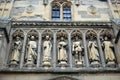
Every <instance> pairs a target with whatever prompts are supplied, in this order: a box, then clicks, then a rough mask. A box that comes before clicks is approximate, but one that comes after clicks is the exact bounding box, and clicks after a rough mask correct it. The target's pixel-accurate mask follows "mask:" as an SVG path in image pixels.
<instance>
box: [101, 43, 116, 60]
mask: <svg viewBox="0 0 120 80" xmlns="http://www.w3.org/2000/svg"><path fill="white" fill-rule="evenodd" d="M102 45H103V47H104V53H105V59H106V60H110V61H113V60H115V56H114V52H113V50H112V48H113V44H112V43H111V42H110V41H104V42H103V44H102Z"/></svg>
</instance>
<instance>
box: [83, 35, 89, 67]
mask: <svg viewBox="0 0 120 80" xmlns="http://www.w3.org/2000/svg"><path fill="white" fill-rule="evenodd" d="M82 36H83V45H84V54H85V61H86V67H89V59H88V52H87V46H86V45H87V43H86V35H85V33H82Z"/></svg>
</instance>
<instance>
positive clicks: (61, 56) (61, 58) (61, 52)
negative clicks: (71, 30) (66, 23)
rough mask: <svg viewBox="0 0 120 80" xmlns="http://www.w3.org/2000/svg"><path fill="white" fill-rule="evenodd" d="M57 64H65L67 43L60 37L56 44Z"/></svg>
mask: <svg viewBox="0 0 120 80" xmlns="http://www.w3.org/2000/svg"><path fill="white" fill-rule="evenodd" d="M58 62H59V64H64V63H65V64H67V63H66V62H67V43H66V41H65V38H64V37H60V41H59V43H58Z"/></svg>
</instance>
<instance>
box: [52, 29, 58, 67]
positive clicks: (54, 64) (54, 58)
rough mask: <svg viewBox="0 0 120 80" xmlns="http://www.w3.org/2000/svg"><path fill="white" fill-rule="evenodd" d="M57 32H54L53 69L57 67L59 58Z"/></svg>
mask: <svg viewBox="0 0 120 80" xmlns="http://www.w3.org/2000/svg"><path fill="white" fill-rule="evenodd" d="M56 34H57V33H56V31H55V32H54V34H53V67H54V68H55V67H56V64H57V62H56V61H57V58H56V57H57V56H56V54H57V53H56V50H57V49H56Z"/></svg>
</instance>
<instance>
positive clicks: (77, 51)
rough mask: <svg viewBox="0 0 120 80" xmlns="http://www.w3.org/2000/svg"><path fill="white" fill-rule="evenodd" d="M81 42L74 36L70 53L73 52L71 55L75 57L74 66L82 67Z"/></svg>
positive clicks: (82, 50)
mask: <svg viewBox="0 0 120 80" xmlns="http://www.w3.org/2000/svg"><path fill="white" fill-rule="evenodd" d="M81 43H82V42H81V41H80V40H79V38H78V36H75V41H73V45H72V51H73V55H74V57H75V63H76V65H82V64H83V61H82V56H83V55H84V53H83V52H84V49H83V47H82V46H81Z"/></svg>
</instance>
